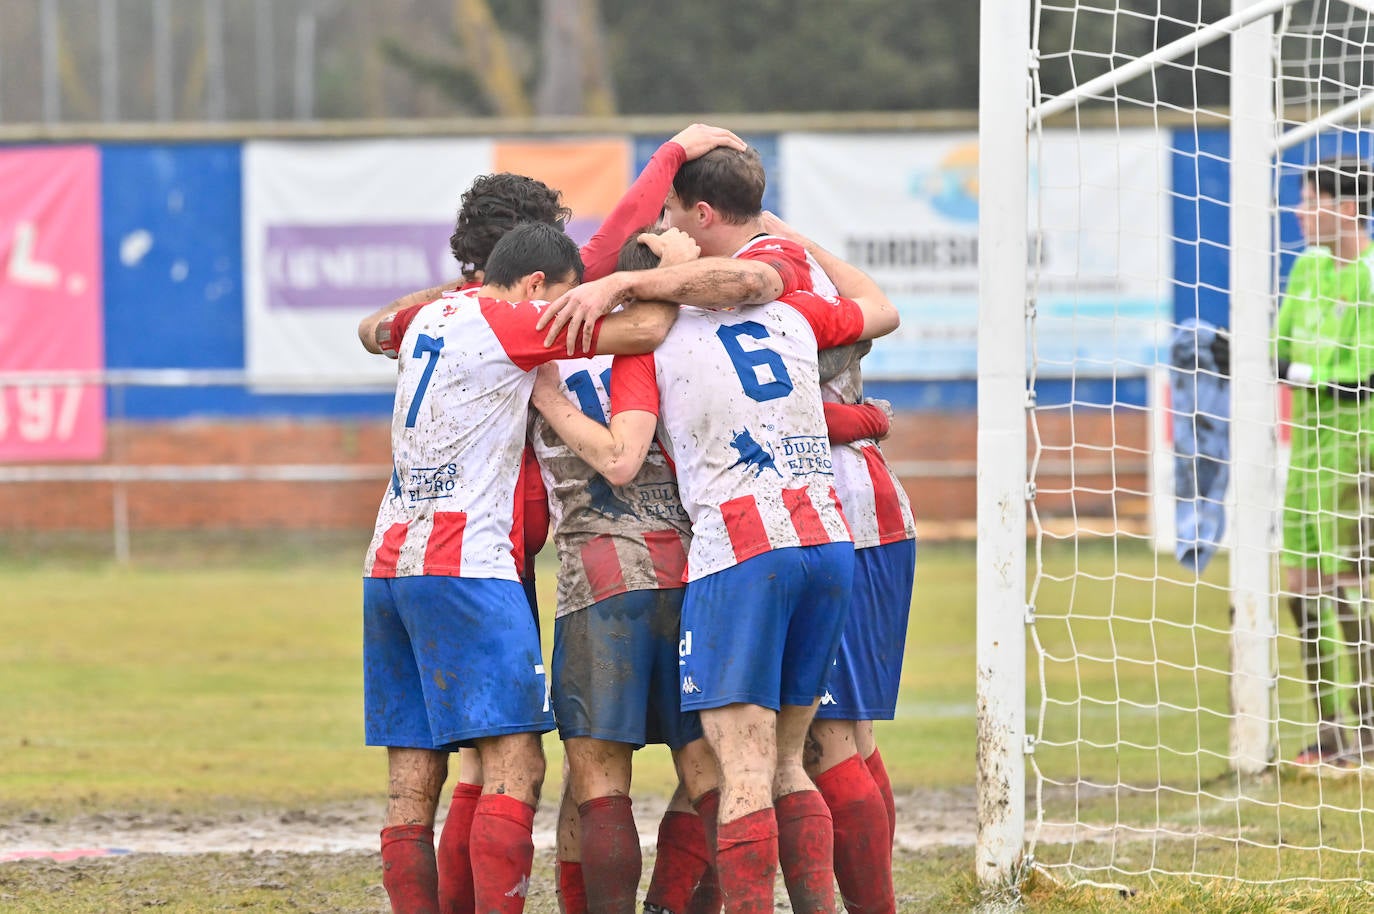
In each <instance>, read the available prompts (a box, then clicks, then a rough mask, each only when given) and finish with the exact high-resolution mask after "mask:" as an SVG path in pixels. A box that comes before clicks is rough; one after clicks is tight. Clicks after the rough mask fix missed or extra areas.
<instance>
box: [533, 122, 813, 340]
mask: <svg viewBox="0 0 1374 914" xmlns="http://www.w3.org/2000/svg"><path fill="white" fill-rule="evenodd" d="M764 185H765V176H764V172H763V162H762V161H761V160H760V158H759V154H758V150H756V149H752V148H750V149H745V150H743V151H741V150H738V149H734V148H726V147H722V148H718V149H712V150H711V151H710V152H708V153H706V154H705V155H703V156H701V157H699V158H697V159H693V160H692V161H690V162H687V163H685V164H684V165H683V166H682V167H681V168H679V169H678V171H677V174H676V175H675V176H674V178H673V185H672V190H671V191H670V192H669V193H668V195H667V198H666V200H665V201H664V204H663V213H662V217H661V219H660V221H659V224H660V225H661V226H662V227H663V228H676V229H680V230H681V231H683V232H686V233H687V234H688V235H689V236H691V238H692V240H693V241H695V242H696V243H697V246H698V247H700V248H701V254H702V257H701V259H700V260H694V261H691V262H689V263H684V264H679V265H677V266H674V267H671V268H668V267H664V268H661V269H659V270H654V271H651V272H633V271H628V272H627V271H621V272H617V273H612V274H610V275H609V276H606V277H604V278H602V279H599V280H597V281H594V282H587V283H584V284H582V285H581V286H579V287H578V288H576V289H573V290H571V291H570V292H569V293H567V294H564V295H563V296H561V297H560V298H559V299H558V300H557V301H555V302H553V304H552V306H551V307H550V308H548V309H546V310H545V312H544V314H543V316H542V317H541V318H540V321H539V326H540V327H541V328H546V329H547V331H548V337H547V339H548V340H549V341H550V344H552V340H553V338H554V337H555V336H557V335H559V334H560V333H562V331H563V329H564V328H565V327H571V329H570V330H569V332H568V334H567V338H568V340H569V341H570V342H569V344H568V345H569V346H571V345H572V342H571V341H575V340H577V339H578V338H581V344H582V345H583V346H586V345H587V340H588V337H589V334H590V327H591V325H592V322H593V321H595V319H596V318H598V317H601V316H602V315H605V314H609V313H610V312H611V311H612V309H614V308H615V307H616V306H617V305H620V304H623V303H625V302H627V301H631V300H635V299H638V300H645V301H679V300H684V301H686V300H691V301H695V300H714V301H715V302H718V303H732V304H738V305H745V304H749V305H759V304H765V303H767V302H772V301H775V300H777V299H778V298H780V297H782V296H783V295H786V294H788V293H791V292H796V291H811V290H812V278H811V272H812V265H811V263H810V261H808V260H807V257H806V251H804V250H803V249H802V247H801V246H800V245H798V244H797V243H796V242H793V241H788V240H787V239H785V238H778V237H776V236H772V235H769V234H768V232H767V230H766V229H765V227H764V223H763V190H764ZM707 292H709V293H710V295H705V294H704V293H707Z"/></svg>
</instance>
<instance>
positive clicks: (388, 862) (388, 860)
mask: <svg viewBox="0 0 1374 914" xmlns="http://www.w3.org/2000/svg"><path fill="white" fill-rule="evenodd" d="M382 885H383V886H385V887H386V894H387V897H388V898H390V899H391V911H392V914H438V911H439V876H438V873H437V872H436V871H435V865H434V829H432V828H430V827H429V826H427V825H393V826H391V827H389V828H384V829H382Z"/></svg>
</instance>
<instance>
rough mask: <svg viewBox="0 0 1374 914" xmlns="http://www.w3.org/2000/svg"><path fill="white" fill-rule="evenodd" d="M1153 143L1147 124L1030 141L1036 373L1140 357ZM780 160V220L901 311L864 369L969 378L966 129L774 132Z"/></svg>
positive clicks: (1164, 207)
mask: <svg viewBox="0 0 1374 914" xmlns="http://www.w3.org/2000/svg"><path fill="white" fill-rule="evenodd" d="M1167 147H1168V142H1167V136H1166V135H1164V134H1162V133H1157V132H1155V131H1152V130H1139V131H1112V132H1110V133H1097V132H1094V131H1082V132H1078V133H1074V132H1067V131H1065V132H1057V131H1048V130H1047V131H1045V132H1044V137H1043V141H1042V143H1041V144H1040V146H1039V147H1036V146H1035V145H1034V144H1033V146H1032V149H1033V151H1034V152H1035V153H1038V156H1036V161H1033V163H1032V168H1031V182H1030V183H1031V194H1032V199H1031V206H1030V214H1031V216H1030V224H1029V225H1028V227H1027V231H1028V232H1029V233H1034V232H1035V226H1036V225H1037V224H1039V225H1040V226H1041V227H1042V235H1041V240H1042V245H1041V247H1040V254H1039V258H1040V259H1039V264H1038V271H1037V268H1036V267H1037V265H1036V264H1034V263H1032V264H1030V269H1031V272H1032V275H1033V276H1034V275H1035V274H1036V273H1037V272H1038V279H1039V281H1038V288H1037V301H1036V307H1037V311H1038V316H1037V322H1036V327H1037V334H1036V338H1035V340H1034V341H1033V342H1032V344H1031V345H1033V346H1034V347H1035V353H1036V359H1037V370H1038V372H1039V374H1040V375H1042V376H1046V377H1067V376H1074V377H1092V376H1097V377H1102V376H1108V377H1110V376H1121V375H1135V376H1139V375H1143V374H1144V373H1145V371H1146V370H1147V368H1148V366H1150V365H1153V364H1154V363H1155V361H1156V354H1157V350H1158V342H1157V341H1158V339H1159V338H1160V337H1159V334H1160V333H1161V326H1162V324H1161V319H1163V318H1165V317H1166V316H1167V314H1168V307H1167V304H1166V303H1167V302H1168V301H1169V298H1170V295H1171V291H1170V288H1169V284H1170V277H1171V275H1172V273H1171V271H1172V265H1171V263H1170V250H1171V248H1170V244H1171V242H1170V227H1169V211H1168V199H1169V196H1168V193H1167V189H1168V148H1167ZM779 156H780V160H781V164H782V168H781V181H780V184H781V197H782V199H781V201H780V203H781V207H782V209H783V211H784V212H785V214H786V218H787V220H788V222H789V223H791V224H792V225H793V226H794V227H796V228H797V229H798V230H799V231H801V232H803V233H805V234H808V235H810V236H811V237H812V238H814V239H815V240H816V241H817V242H819V243H820V244H821V245H822V246H824V247H826V248H828V249H829V250H831V251H833V252H834V253H836V254H838V255H839V256H841V257H843V258H845V259H846V260H848V261H849V262H851V263H854V264H856V265H857V266H859V267H861V268H862V269H864V270H865V271H866V272H868V273H869V274H870V275H871V276H873V277H874V279H876V280H877V281H878V282H879V283H880V284H881V285H882V286H883V288H884V290H885V291H886V292H887V293H888V295H890V296H891V297H892V299H893V301H894V302H895V303H896V305H897V307H898V308H899V310H900V311H901V314H902V326H901V327H900V328H899V329H898V330H897V331H896V332H895V333H894V334H893V335H891V336H889V337H885V338H883V339H882V340H879V341H878V342H877V344H876V345H875V346H874V349H873V352H872V353H871V354H870V355H869V356H868V357H867V358H866V359H865V360H864V368H865V375H866V376H867V377H871V378H893V379H900V378H958V377H964V378H971V377H974V376H975V375H976V374H977V329H978V146H977V138H976V136H974V135H972V134H959V133H951V134H927V135H905V136H872V135H852V134H784V135H783V136H782V138H781V148H780V150H779ZM1035 251H1036V246H1035V245H1034V244H1032V246H1031V258H1032V259H1034V258H1035V256H1036V253H1035ZM1009 313H1016V312H1015V311H1013V312H1009Z"/></svg>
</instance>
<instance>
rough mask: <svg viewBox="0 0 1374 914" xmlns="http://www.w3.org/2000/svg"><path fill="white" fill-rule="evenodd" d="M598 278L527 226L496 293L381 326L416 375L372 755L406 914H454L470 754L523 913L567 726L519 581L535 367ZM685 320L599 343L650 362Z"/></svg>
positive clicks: (385, 553)
mask: <svg viewBox="0 0 1374 914" xmlns="http://www.w3.org/2000/svg"><path fill="white" fill-rule="evenodd" d="M581 276H582V261H581V258H580V257H579V256H578V251H577V245H576V244H575V243H574V242H573V241H572V240H571V239H570V238H568V237H567V235H565V234H564V233H563V232H562V230H561V229H558V228H556V227H553V226H549V225H546V224H544V223H528V224H525V225H521V226H519V227H517V228H515V229H513V230H511V231H510V232H508V233H507V234H506V235H505V236H504V237H503V238H502V239H501V240H500V241H499V242H498V243H497V244H496V246H495V248H494V249H493V250H492V253H491V257H490V259H489V260H488V262H487V268H486V276H485V281H484V285H483V286H482V287H481V288H479V289H475V290H471V291H469V292H460V293H453V294H452V295H449V296H445V297H444V298H441V299H440V300H438V301H435V302H431V303H428V304H424V305H419V306H416V307H414V308H410V309H404V310H401V311H399V312H397V313H396V314H395V315H392V316H388V317H387V318H386V319H385V320H384V321H383V322H382V323H381V324H379V325H378V329H377V330H376V331H375V336H376V337H377V338H378V341H379V342H381V343H382V344H383V345H382V346H381V348H383V349H386V348H392V349H395V350H396V351H397V353H398V355H399V358H398V370H399V375H398V378H397V383H396V400H395V406H394V408H393V413H392V425H391V444H392V460H393V467H394V469H393V474H392V480H391V485H390V488H389V491H388V492H387V494H386V496H385V497H384V498H383V501H382V506H381V508H380V509H379V511H378V514H377V524H376V528H375V532H374V534H373V538H372V543H371V545H370V546H369V547H368V551H367V559H366V565H365V569H364V575H365V577H364V581H363V693H364V711H365V735H366V741H367V744H368V745H373V746H385V747H387V759H388V767H389V783H390V790H389V800H388V804H387V813H386V827H385V828H384V829H383V831H382V859H383V869H384V877H383V883H384V884H385V886H386V889H387V892H388V895H389V896H390V898H391V900H392V904H393V908H395V909H396V910H398V911H399V910H437V909H438V907H439V899H438V885H437V876H436V875H435V873H436V869H435V857H434V844H433V831H432V829H433V824H434V818H435V813H436V810H437V805H438V800H439V791H440V789H441V788H442V786H443V782H444V778H445V775H446V773H447V766H448V753H449V752H451V751H452V750H454V749H455V748H457V747H459V746H465V747H466V746H474V747H475V748H476V750H477V754H478V757H479V758H480V760H481V763H482V767H483V772H484V775H485V787H484V788H483V790H484V795H483V796H482V798H481V799H480V800H479V801H478V804H477V809H476V811H475V813H474V817H473V822H472V828H471V842H470V844H471V855H472V860H473V861H474V876H473V892H474V897H475V900H476V905H477V908H478V909H479V910H482V911H484V912H486V911H494V912H501V914H516V912H518V911H520V910H521V909H523V907H524V896H525V892H526V889H527V886H528V881H529V873H530V866H531V861H532V859H533V845H532V844H531V839H530V834H531V831H530V829H531V827H532V824H533V821H534V805H535V803H536V802H537V798H538V793H539V785H540V783H541V782H542V780H543V776H544V758H543V752H542V749H541V746H540V742H539V734H541V733H544V732H546V731H548V730H550V729H552V728H553V718H552V715H551V713H550V709H549V701H548V691H547V681H546V677H545V675H544V668H543V662H542V657H541V654H540V650H539V640H538V633H537V631H536V629H535V622H534V619H533V617H532V616H531V614H530V612H529V606H528V603H527V601H526V598H525V594H524V590H523V588H522V587H521V586H520V584H519V581H518V574H517V571H516V563H515V557H514V554H515V552H516V551H517V544H516V543H514V542H513V541H512V526H513V515H514V502H515V498H516V493H517V488H518V483H517V479H518V475H519V466H520V454H521V452H522V450H523V448H524V443H525V426H526V417H527V413H528V408H529V395H530V390H531V388H532V387H533V385H534V374H533V369H534V368H536V367H538V366H539V365H541V364H543V363H544V362H547V361H550V360H552V359H555V358H560V357H563V355H564V352H563V350H562V349H548V348H545V346H544V345H543V335H542V334H540V333H538V331H537V330H536V329H535V326H534V325H535V322H536V321H537V319H538V315H539V310H540V308H541V306H542V305H543V302H544V301H545V300H547V299H548V298H550V297H553V296H555V295H556V294H558V292H560V291H562V290H565V289H568V288H571V287H572V286H573V285H575V284H576V283H577V281H578V280H580V278H581ZM674 316H675V309H673V308H671V307H668V306H653V305H650V306H648V307H647V310H645V306H642V305H641V306H637V307H636V308H635V309H631V310H628V311H626V312H622V313H621V314H617V315H612V316H611V317H608V318H607V319H606V320H605V321H603V322H602V323H601V324H600V325H599V326H598V327H597V328H596V332H595V334H594V336H595V341H594V343H593V348H594V349H600V350H601V351H605V352H611V353H628V352H644V351H648V350H650V349H652V348H653V347H654V346H655V345H657V344H658V342H659V341H661V340H662V338H663V335H664V334H665V333H666V332H667V329H668V327H669V326H670V325H671V323H672V319H673V317H674ZM398 343H399V345H397V344H398Z"/></svg>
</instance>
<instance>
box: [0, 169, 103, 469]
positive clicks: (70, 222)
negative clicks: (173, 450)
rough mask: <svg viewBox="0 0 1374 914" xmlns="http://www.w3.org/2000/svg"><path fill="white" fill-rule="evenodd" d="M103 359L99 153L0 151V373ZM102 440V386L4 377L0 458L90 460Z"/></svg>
mask: <svg viewBox="0 0 1374 914" xmlns="http://www.w3.org/2000/svg"><path fill="white" fill-rule="evenodd" d="M104 363H105V354H104V335H103V325H102V315H101V274H100V154H99V151H98V150H97V149H96V148H95V147H94V146H68V147H44V148H34V149H9V150H4V151H0V372H6V373H10V372H25V373H28V372H39V373H46V372H54V371H98V370H100V369H101V368H103V367H104ZM104 438H105V399H104V393H103V388H101V387H99V386H95V385H86V386H83V385H79V384H58V385H44V386H25V385H20V384H0V461H5V462H23V461H36V460H83V459H91V458H95V457H99V456H100V455H101V453H102V452H103V450H104V446H105V442H104Z"/></svg>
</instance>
